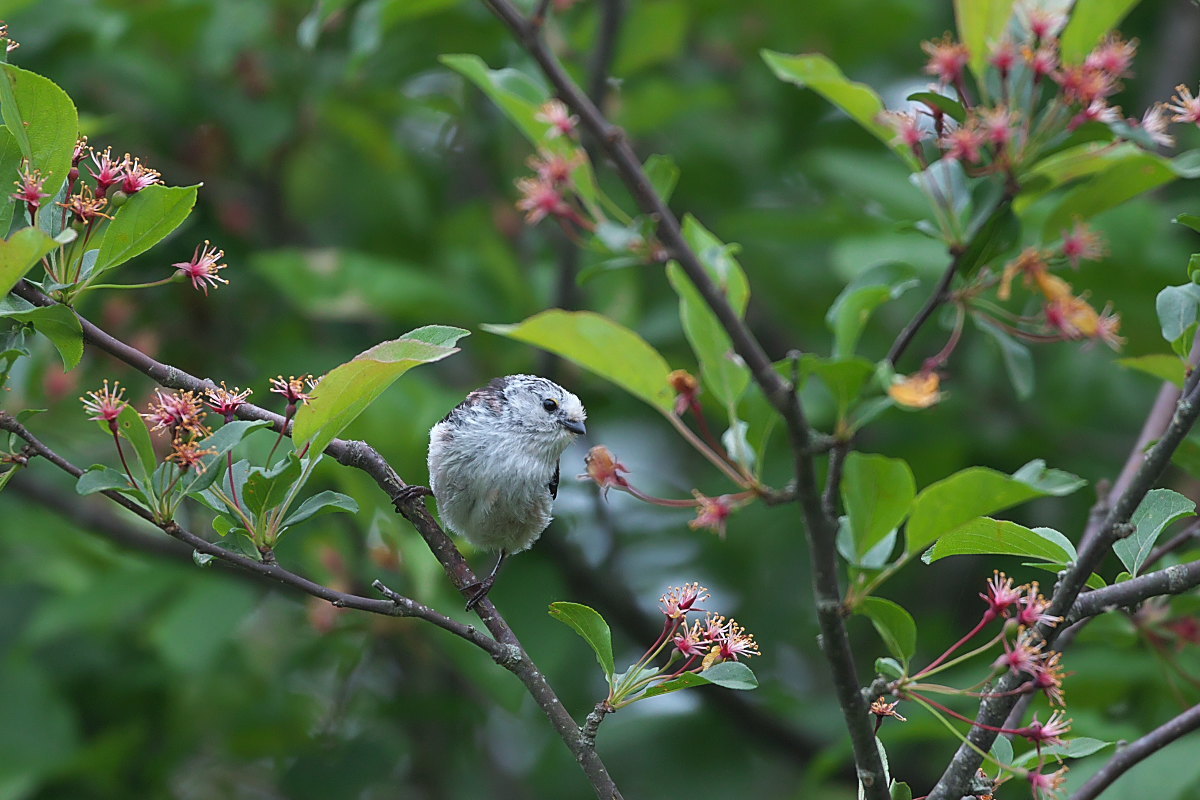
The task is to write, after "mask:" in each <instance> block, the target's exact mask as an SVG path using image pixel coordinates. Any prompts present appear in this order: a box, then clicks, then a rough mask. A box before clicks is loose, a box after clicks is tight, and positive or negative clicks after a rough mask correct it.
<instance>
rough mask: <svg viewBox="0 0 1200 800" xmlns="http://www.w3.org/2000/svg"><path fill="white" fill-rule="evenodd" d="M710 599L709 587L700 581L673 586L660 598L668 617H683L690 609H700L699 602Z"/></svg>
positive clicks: (661, 605) (661, 606) (662, 608)
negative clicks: (706, 587)
mask: <svg viewBox="0 0 1200 800" xmlns="http://www.w3.org/2000/svg"><path fill="white" fill-rule="evenodd" d="M707 599H708V589H705V588H704V587H703V586H701V585H700V584H698V583H685V584H684V585H683V586H672V587H670V588H669V589H668V590H667V592H666V594H664V595H663V596H662V597H660V598H659V599H658V602H659V604H660V608H661V610H662V612H663V613H664V614H666V615H667V618H668V619H681V618H683V617H685V616H687V613H688V612H689V611H699V610H700V608H699V604H700V603H703V602H704V601H705V600H707Z"/></svg>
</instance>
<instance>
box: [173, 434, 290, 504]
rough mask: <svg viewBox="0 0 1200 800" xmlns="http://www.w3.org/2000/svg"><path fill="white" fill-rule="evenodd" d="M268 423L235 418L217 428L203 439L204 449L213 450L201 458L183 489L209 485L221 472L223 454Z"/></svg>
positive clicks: (199, 488)
mask: <svg viewBox="0 0 1200 800" xmlns="http://www.w3.org/2000/svg"><path fill="white" fill-rule="evenodd" d="M270 424H271V423H269V422H267V421H266V420H261V419H256V420H246V419H235V420H233V421H232V422H226V423H225V424H224V425H222V426H221V427H220V428H218V429H217V431H216V433H214V434H213V435H212V436H210V437H208V438H207V439H205V440H204V444H203V447H204V449H206V450H212V451H213V452H211V453H209V454H208V455H206V456H204V458H202V459H201V461H200V465H201V469H200V470H199V471H197V472H196V473H194V474H193V476H192V479H191V481H190V482H189V483H188V484H187V485H186V487H185V488H184V491H185V492H187V493H189V494H191V493H193V492H200V491H203V490H204V489H207V488H208V487H209V486H211V485H212V483H213V481H215V480H216V479H217V476H218V475H220V474H221V463H222V462H223V461H224V460H225V454H226V453H228V452H229V451H230V450H232V449H233V448H235V447H237V446H238V445H239V444H241V443H242V440H243V439H245V438H246V437H247V436H248V435H249V434H250V433H252V432H253V431H256V430H258V429H259V428H266V427H268V426H270Z"/></svg>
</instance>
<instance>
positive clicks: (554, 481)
mask: <svg viewBox="0 0 1200 800" xmlns="http://www.w3.org/2000/svg"><path fill="white" fill-rule="evenodd" d="M558 473H559V467H558V464H555V465H554V477H553V478H551V479H550V484H549V489H550V497H551V498H553V499H556V500H557V499H558Z"/></svg>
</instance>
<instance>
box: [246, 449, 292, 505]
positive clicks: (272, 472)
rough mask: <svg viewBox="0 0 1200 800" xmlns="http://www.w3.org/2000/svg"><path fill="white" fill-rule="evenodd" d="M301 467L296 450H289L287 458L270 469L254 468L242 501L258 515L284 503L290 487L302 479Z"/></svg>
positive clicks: (247, 481) (247, 479) (248, 478)
mask: <svg viewBox="0 0 1200 800" xmlns="http://www.w3.org/2000/svg"><path fill="white" fill-rule="evenodd" d="M301 468H302V467H301V462H300V459H299V458H297V457H296V453H295V452H289V453H288V454H287V457H286V458H284V459H283V460H282V461H280V462H279V463H278V464H276V465H275V466H274V467H272V468H271V469H269V470H265V469H263V468H261V467H254V468H252V469H251V470H250V474H249V476H248V477H247V478H246V485H245V486H244V487H243V489H242V502H243V503H244V504H245V506H246V510H247V511H249V512H250V513H251V514H254V515H255V516H258V515H260V514H262V513H263V511H266V510H267V509H271V508H274V507H276V506H277V505H279V504H280V503H282V502H283V499H284V497H285V496H286V495H287V491H288V489H289V488H291V486H292V484H294V483H295V482H296V481H297V480H299V479H300V472H301Z"/></svg>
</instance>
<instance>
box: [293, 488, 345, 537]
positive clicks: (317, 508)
mask: <svg viewBox="0 0 1200 800" xmlns="http://www.w3.org/2000/svg"><path fill="white" fill-rule="evenodd" d="M334 511H347V512H349V513H351V514H357V513H358V502H357V501H356V500H355V499H354V498H353V497H349V496H347V495H344V494H342V493H341V492H331V491H328V490H326V491H324V492H320V493H319V494H314V495H313V496H312V497H309V498H308V499H306V500H305V501H304V502H303V503H301V504H300V507H299V508H297V509H296V510H295V511H293V512H292V513H291V514H290V515H289V516H288V517H287V519H285V520H284V521H283V525H282V526H281V527H282V528H288V527H291V526H292V525H299V524H300V523H301V522H304V521H305V520H307V519H311V518H312V517H315V516H317V515H318V514H329V513H332V512H334Z"/></svg>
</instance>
